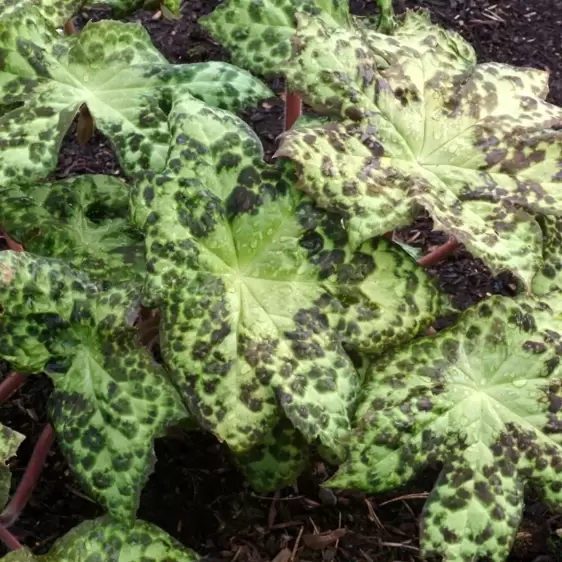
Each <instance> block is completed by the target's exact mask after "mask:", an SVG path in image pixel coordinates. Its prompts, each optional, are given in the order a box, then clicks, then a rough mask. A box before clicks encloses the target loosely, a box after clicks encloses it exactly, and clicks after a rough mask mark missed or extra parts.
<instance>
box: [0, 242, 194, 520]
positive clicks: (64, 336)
mask: <svg viewBox="0 0 562 562" xmlns="http://www.w3.org/2000/svg"><path fill="white" fill-rule="evenodd" d="M0 271H1V272H2V276H0V306H1V307H2V309H3V316H2V320H3V321H4V318H7V319H9V320H10V322H11V325H10V326H9V327H10V328H11V327H15V328H16V330H15V331H14V332H13V334H12V335H11V339H6V338H3V339H2V347H1V348H0V349H1V350H2V352H3V353H4V350H5V349H6V347H7V348H8V351H9V348H10V344H12V346H13V347H14V348H17V346H18V345H19V342H20V341H21V340H22V339H23V341H24V347H23V350H22V349H20V350H19V351H12V352H11V354H12V355H16V356H18V361H19V365H20V366H25V364H26V363H27V365H33V366H34V370H41V371H44V372H46V373H47V374H48V375H49V376H50V377H51V379H52V381H53V383H54V386H55V388H54V390H53V393H52V394H51V397H50V407H49V410H50V415H51V419H52V422H53V425H54V427H55V431H56V433H57V437H58V443H59V446H60V448H61V450H62V451H63V453H64V454H65V456H66V458H67V460H68V463H69V465H70V467H71V468H72V470H73V471H74V473H75V474H76V476H77V478H78V480H79V481H80V483H81V484H82V485H83V486H84V488H85V489H86V490H87V492H88V493H89V494H91V495H92V496H93V497H94V498H95V499H96V500H98V501H99V502H100V503H101V504H102V505H103V506H104V508H105V509H106V510H107V511H108V512H109V514H110V515H112V516H113V517H114V518H116V519H118V520H120V521H124V522H131V521H132V520H133V519H134V514H135V512H136V509H137V507H138V501H139V495H140V492H141V490H142V487H143V485H144V483H145V482H146V480H147V478H148V476H149V474H150V472H151V471H152V466H153V463H154V452H153V441H154V439H155V438H156V437H159V436H160V435H162V434H163V433H164V431H165V429H166V427H167V426H169V425H173V424H174V423H176V422H177V421H179V420H180V419H182V418H184V417H186V416H187V413H186V411H185V409H184V408H183V406H182V403H181V400H180V398H179V395H178V394H177V392H176V391H175V390H174V388H173V387H172V385H171V383H170V382H169V381H168V378H167V374H166V372H165V371H164V369H163V367H161V366H159V365H157V364H155V362H154V360H153V358H152V357H151V355H150V354H149V352H148V351H147V350H146V349H145V348H143V347H141V346H140V344H139V343H138V342H137V339H136V332H135V330H134V328H133V327H132V325H133V323H134V321H135V320H136V318H137V315H138V307H139V295H138V293H137V290H136V287H135V286H132V287H128V286H127V285H122V286H119V287H113V288H112V289H110V290H107V289H105V288H103V284H102V283H100V284H97V283H95V282H92V281H91V280H90V279H89V278H88V277H87V276H86V275H85V274H84V273H79V272H77V271H75V270H73V269H72V268H70V267H69V266H68V265H66V264H65V263H64V262H62V261H60V260H58V259H54V258H41V257H37V256H33V255H32V254H28V253H25V252H21V253H17V252H12V251H4V252H0ZM27 334H29V336H30V338H31V339H30V340H29V341H28V339H27ZM6 342H7V344H8V345H7V346H6ZM29 342H31V343H29ZM23 351H26V352H29V353H30V354H31V356H30V357H29V358H25V357H22V352H23ZM9 357H10V355H8V357H7V358H9ZM40 360H42V361H44V363H43V365H41V369H38V367H39V366H40Z"/></svg>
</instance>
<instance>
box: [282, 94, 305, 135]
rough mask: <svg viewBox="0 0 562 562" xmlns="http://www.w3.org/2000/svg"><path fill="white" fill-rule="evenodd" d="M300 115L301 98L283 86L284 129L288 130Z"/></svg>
mask: <svg viewBox="0 0 562 562" xmlns="http://www.w3.org/2000/svg"><path fill="white" fill-rule="evenodd" d="M301 115H302V99H301V97H300V96H299V95H298V94H291V93H290V92H289V90H287V89H286V88H285V131H288V130H289V129H290V128H291V127H292V126H293V125H294V124H295V121H296V120H297V119H298V118H299V117H300V116H301Z"/></svg>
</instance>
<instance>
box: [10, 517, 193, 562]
mask: <svg viewBox="0 0 562 562" xmlns="http://www.w3.org/2000/svg"><path fill="white" fill-rule="evenodd" d="M109 557H111V558H109ZM2 560H4V561H5V562H91V561H92V560H104V561H105V560H111V561H112V562H133V561H139V560H143V561H146V562H197V561H198V560H200V558H199V556H198V555H197V554H196V553H195V552H193V551H192V550H190V549H188V548H185V547H184V546H182V545H181V544H180V543H179V542H178V541H176V540H175V539H174V538H172V537H171V536H170V535H168V534H167V533H165V532H164V531H162V529H160V528H159V527H157V526H156V525H152V524H150V523H146V522H145V521H136V522H135V523H134V525H132V526H128V525H123V524H121V523H116V522H115V521H112V520H110V519H109V518H107V517H100V518H98V519H94V520H92V521H84V522H83V523H81V524H80V525H78V526H77V527H75V528H74V529H72V530H71V531H70V532H68V533H67V534H66V535H64V536H63V537H61V538H60V539H58V540H57V541H56V542H55V544H54V545H53V547H52V548H51V550H50V551H49V553H48V554H45V555H42V556H36V555H34V554H32V552H31V551H30V550H29V549H27V548H23V549H21V550H16V551H14V552H11V553H10V554H7V555H6V556H4V557H3V558H2Z"/></svg>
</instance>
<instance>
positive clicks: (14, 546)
mask: <svg viewBox="0 0 562 562" xmlns="http://www.w3.org/2000/svg"><path fill="white" fill-rule="evenodd" d="M0 540H1V541H2V542H3V543H4V544H5V545H6V546H7V547H8V548H9V549H10V550H19V549H20V548H23V546H22V545H21V543H20V541H18V539H16V537H14V535H12V533H10V531H8V529H6V527H4V525H2V524H0Z"/></svg>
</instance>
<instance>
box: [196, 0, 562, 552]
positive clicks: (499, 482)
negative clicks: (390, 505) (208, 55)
mask: <svg viewBox="0 0 562 562" xmlns="http://www.w3.org/2000/svg"><path fill="white" fill-rule="evenodd" d="M275 7H279V4H278V3H276V4H275ZM275 7H274V6H273V4H272V3H268V2H262V3H260V4H259V5H256V4H252V3H251V2H246V1H245V0H229V1H228V2H226V3H225V4H223V5H222V6H220V7H219V8H218V9H217V10H216V11H215V12H214V13H213V14H212V15H211V16H210V17H209V18H207V19H206V21H205V23H204V25H205V26H206V27H207V29H209V30H210V31H211V33H212V34H213V35H214V36H215V38H216V39H219V38H220V39H222V40H223V42H224V43H225V44H226V45H227V46H228V47H229V48H231V49H232V50H233V52H234V55H235V60H237V62H238V63H239V64H241V65H243V66H246V67H247V68H249V69H250V70H253V71H255V72H260V73H265V74H267V73H269V72H271V71H277V72H278V71H279V69H280V68H281V69H283V70H284V74H285V76H286V78H287V80H288V83H289V87H290V89H291V90H292V91H294V92H297V93H298V94H301V95H302V96H303V98H304V100H305V101H307V102H308V103H309V104H310V105H311V106H312V107H313V109H315V110H316V111H317V112H318V113H319V114H320V115H321V116H322V117H323V119H318V120H314V119H312V120H310V119H309V120H307V121H308V122H307V123H303V124H302V126H301V125H300V124H298V123H297V126H296V127H294V128H293V129H292V130H290V131H288V132H287V133H285V134H284V135H283V137H282V140H281V147H280V149H279V150H278V152H277V156H278V157H288V158H291V159H292V160H293V161H294V162H295V163H296V164H297V170H298V174H299V177H300V183H299V187H300V188H301V189H303V190H304V191H306V192H307V194H309V195H310V196H311V197H312V198H313V200H314V201H315V203H316V204H318V205H319V206H320V207H322V208H326V209H328V210H329V211H330V212H334V213H336V214H339V216H340V217H341V220H342V221H343V222H344V224H345V227H346V232H347V233H348V236H349V239H350V242H351V244H352V247H356V246H357V245H359V244H362V243H363V242H364V240H366V239H370V238H371V237H372V236H373V235H382V234H383V233H385V232H387V231H389V230H392V229H393V228H396V227H398V226H402V225H404V224H409V223H411V221H412V219H413V218H414V216H415V214H416V213H417V212H419V209H420V208H424V209H426V210H428V211H429V213H430V215H431V216H432V218H433V219H434V222H435V223H436V224H437V225H438V227H440V228H442V229H444V230H446V231H447V232H450V233H452V234H454V235H455V237H456V238H457V239H459V240H461V241H462V242H464V243H465V244H466V245H467V247H468V248H469V249H470V250H472V251H473V253H474V254H476V255H478V256H480V257H482V258H483V259H484V260H485V261H486V263H487V264H488V265H489V266H490V267H491V268H492V270H493V271H496V272H498V271H501V270H506V269H507V270H511V271H513V272H514V273H516V274H517V275H518V276H519V278H520V279H521V281H522V282H523V285H524V287H525V289H526V291H527V292H528V293H535V294H537V295H544V300H538V299H536V298H534V297H527V298H521V297H520V298H518V299H516V300H510V299H505V298H494V299H491V300H490V301H488V302H485V303H483V304H481V305H479V306H478V307H476V308H475V309H473V310H470V311H468V312H466V313H465V314H464V316H463V317H461V319H460V320H459V322H458V324H457V325H456V326H454V327H453V328H451V329H449V330H448V331H446V332H444V333H442V334H440V335H438V336H435V337H433V338H424V339H422V340H419V341H417V342H415V343H414V344H410V345H408V346H405V347H404V348H403V349H401V350H400V351H398V352H395V353H393V352H390V353H386V354H385V355H384V356H383V357H382V358H380V359H376V360H375V361H374V362H373V363H372V364H371V365H370V367H369V368H368V369H367V373H366V379H367V381H368V384H367V386H366V388H365V390H363V391H362V392H361V393H360V395H361V397H360V406H359V408H358V412H357V414H356V418H355V421H354V423H353V429H352V432H351V435H350V438H349V440H348V448H347V452H348V458H347V460H346V462H345V463H344V464H343V466H342V468H341V469H340V471H339V473H338V475H337V476H336V477H335V478H334V479H333V480H332V481H331V482H330V483H329V484H328V485H330V486H334V487H360V488H363V489H365V490H369V491H383V490H388V489H390V488H393V487H395V486H398V485H401V484H403V483H405V482H406V481H407V480H409V479H410V478H411V477H412V476H413V475H414V474H415V473H416V472H417V471H418V470H419V469H420V468H421V467H423V466H425V465H427V464H433V463H435V462H441V463H442V464H443V469H442V472H441V476H440V479H439V481H438V483H437V486H436V487H435V489H434V491H433V492H432V495H431V496H430V499H429V500H428V502H427V504H426V507H425V510H424V517H423V523H422V547H423V550H424V554H425V555H432V554H441V555H443V556H444V558H445V559H446V560H451V561H459V562H460V561H466V560H471V561H473V560H477V559H479V558H480V557H485V556H491V557H492V558H493V559H494V560H502V559H504V558H505V557H506V556H507V554H508V552H509V549H510V547H511V544H512V542H513V539H514V537H515V533H516V530H517V527H518V524H519V521H520V519H521V514H522V507H523V499H522V491H523V488H524V485H525V484H526V483H527V482H528V483H531V484H533V485H534V486H535V487H537V488H538V489H539V491H541V492H542V493H543V496H544V497H545V499H546V500H548V501H550V502H551V503H554V504H556V503H558V502H559V500H560V498H559V497H558V495H559V492H560V489H562V476H561V475H560V474H559V473H560V472H561V471H562V460H561V459H562V456H561V453H562V450H561V449H560V446H559V443H560V440H561V433H560V431H561V429H562V426H560V424H559V423H558V421H557V420H558V418H557V415H558V409H559V402H560V399H559V398H558V391H559V388H560V385H561V384H562V378H561V374H560V371H559V369H558V365H559V355H560V348H559V344H558V340H559V339H560V334H559V332H560V327H559V326H558V324H559V323H560V305H559V294H558V292H556V291H554V292H551V291H553V290H556V289H558V287H559V275H558V272H559V270H560V258H559V257H558V253H559V250H558V246H557V241H558V240H559V238H560V230H559V226H560V225H559V221H558V216H559V215H560V196H559V184H560V183H561V182H562V175H561V174H560V165H561V160H562V159H561V154H562V151H561V148H562V142H561V141H562V134H561V133H560V131H559V128H558V125H559V124H560V122H561V119H562V110H560V109H559V108H557V107H555V106H553V105H550V104H548V103H546V102H545V101H544V99H545V97H546V94H547V78H548V76H547V74H546V73H543V72H539V71H535V70H530V69H518V68H514V67H510V66H507V65H500V64H495V63H488V64H480V65H478V64H476V60H475V56H474V52H473V51H472V49H471V48H470V46H469V45H468V44H466V43H465V42H464V41H463V40H462V39H461V38H460V37H459V36H457V35H455V34H452V33H450V32H445V31H443V30H442V29H440V28H437V27H435V26H432V25H430V23H429V19H428V17H427V15H426V14H424V13H415V12H408V13H407V14H406V15H405V16H404V17H403V19H402V21H401V25H400V26H399V27H398V28H397V29H396V30H395V31H394V33H393V35H392V37H387V36H384V35H382V34H381V33H380V32H379V30H377V29H375V28H374V27H373V25H372V22H371V21H369V20H368V19H361V18H356V17H353V16H350V15H349V13H348V12H347V9H346V5H344V3H338V2H336V3H332V2H330V3H325V4H324V3H323V2H318V3H316V4H305V5H304V6H302V7H301V6H300V5H299V6H297V5H296V4H294V3H292V2H286V3H284V5H283V8H284V9H283V10H279V9H277V10H276V9H275ZM295 14H296V15H295ZM387 15H388V14H387ZM326 118H327V120H326Z"/></svg>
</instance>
